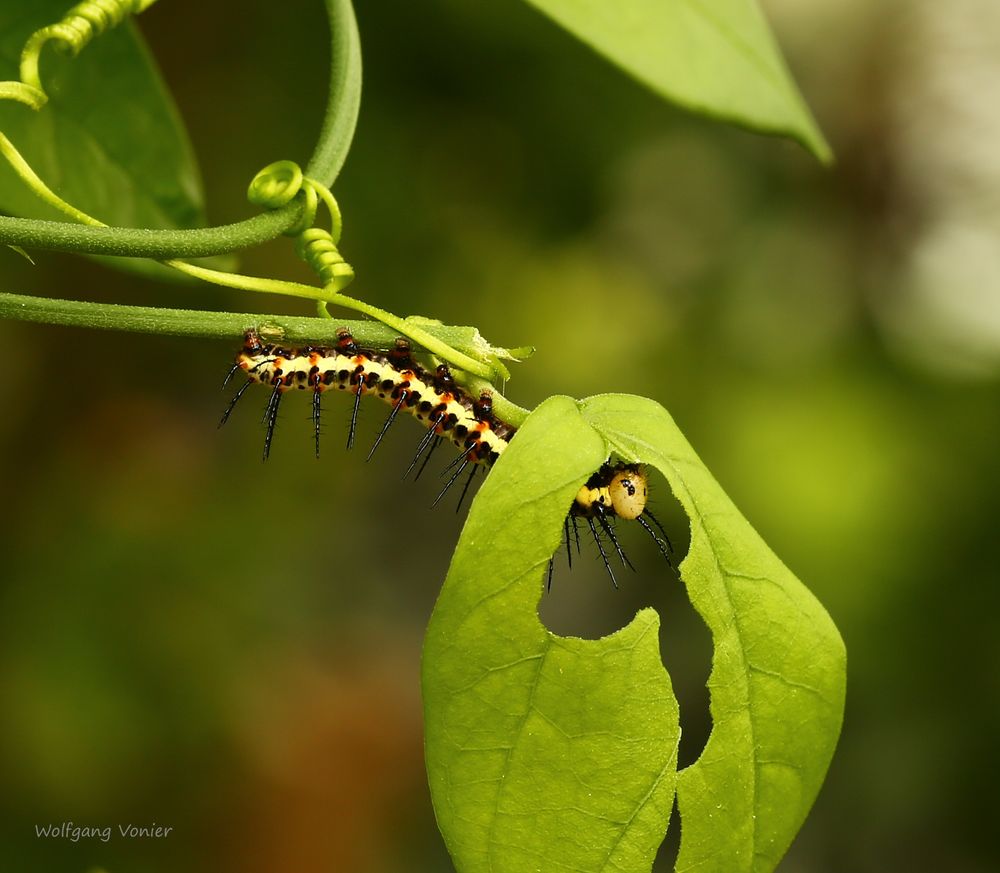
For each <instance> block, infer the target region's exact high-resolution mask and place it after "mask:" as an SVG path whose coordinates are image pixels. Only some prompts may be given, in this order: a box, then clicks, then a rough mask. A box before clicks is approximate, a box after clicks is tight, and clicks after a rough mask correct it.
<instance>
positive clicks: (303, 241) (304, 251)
mask: <svg viewBox="0 0 1000 873" xmlns="http://www.w3.org/2000/svg"><path fill="white" fill-rule="evenodd" d="M295 250H296V251H297V252H298V254H299V257H300V258H302V260H304V261H305V262H306V263H307V264H308V265H309V266H310V267H312V268H313V269H314V270H315V271H316V275H318V276H319V277H320V279H322V280H323V286H324V287H325V288H332V289H333V290H334V291H342V290H343V289H344V288H346V287H347V286H348V285H349V284H350V283H351V280H352V279H353V278H354V268H353V267H352V266H351V265H350V264H349V263H347V261H345V260H344V256H343V255H342V254H341V253H340V252H339V251H338V250H337V244H336V243H335V242H334V241H333V237H332V236H331V235H330V233H329V231H326V230H323V228H321V227H310V228H308V229H307V230H304V231H302V233H300V234H299V236H298V238H297V239H296V240H295Z"/></svg>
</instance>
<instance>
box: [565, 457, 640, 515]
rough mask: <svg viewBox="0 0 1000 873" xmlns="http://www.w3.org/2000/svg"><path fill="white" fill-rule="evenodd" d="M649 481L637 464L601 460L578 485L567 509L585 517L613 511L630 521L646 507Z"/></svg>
mask: <svg viewBox="0 0 1000 873" xmlns="http://www.w3.org/2000/svg"><path fill="white" fill-rule="evenodd" d="M648 482H649V480H648V478H647V477H646V471H645V470H643V468H642V467H640V466H639V465H638V464H622V463H619V464H614V465H612V464H604V465H603V466H602V467H601V469H600V470H598V471H597V472H596V473H594V475H593V476H591V477H590V478H589V479H588V480H587V482H586V484H585V485H583V486H582V487H581V488H580V491H579V492H578V493H577V495H576V501H575V503H574V504H573V507H572V508H571V510H570V511H571V512H572V513H573V514H574V515H582V516H585V517H590V516H594V515H600V514H603V513H607V512H613V513H614V514H615V515H617V516H618V517H619V518H624V519H626V520H627V521H631V520H632V519H634V518H638V517H639V516H640V515H642V513H643V510H645V508H646V499H647V497H648V492H649V488H648Z"/></svg>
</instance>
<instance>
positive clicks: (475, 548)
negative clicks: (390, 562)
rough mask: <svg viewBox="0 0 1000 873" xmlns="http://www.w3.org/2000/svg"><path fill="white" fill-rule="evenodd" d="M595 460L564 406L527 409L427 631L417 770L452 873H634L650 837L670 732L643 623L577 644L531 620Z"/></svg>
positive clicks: (647, 862)
mask: <svg viewBox="0 0 1000 873" xmlns="http://www.w3.org/2000/svg"><path fill="white" fill-rule="evenodd" d="M605 457H606V449H605V444H604V440H603V439H601V437H600V436H599V435H598V434H597V433H596V432H595V431H594V430H593V429H592V428H591V427H589V426H588V425H587V424H586V423H585V422H584V421H583V419H582V418H581V417H580V413H579V410H578V407H577V404H576V403H575V402H574V401H573V400H571V399H570V398H568V397H554V398H551V399H550V400H548V401H546V402H545V403H543V404H542V405H541V406H540V407H539V408H538V409H537V410H535V412H533V413H532V415H531V416H529V418H528V419H527V421H526V422H525V424H524V426H523V427H522V428H521V430H520V431H519V433H518V436H517V439H516V440H514V442H513V443H511V445H510V448H509V449H508V450H507V451H506V452H505V453H504V455H503V457H502V458H501V460H500V461H499V462H498V464H497V465H496V467H495V468H494V470H493V471H492V472H491V474H490V477H489V478H488V479H487V481H486V483H485V484H484V485H483V487H482V489H481V491H480V493H479V494H478V495H477V496H476V500H475V501H474V505H473V508H472V510H471V512H470V514H469V519H468V521H467V522H466V525H465V529H464V530H463V532H462V538H461V542H460V544H459V547H458V551H457V552H456V554H455V557H454V560H453V561H452V565H451V569H450V571H449V573H448V578H447V580H446V581H445V584H444V588H443V590H442V592H441V597H440V599H439V600H438V603H437V606H436V608H435V610H434V615H433V617H432V618H431V622H430V626H429V627H428V629H427V637H426V641H425V644H424V658H423V691H424V710H425V719H426V754H427V771H428V776H429V781H430V786H431V795H432V798H433V801H434V807H435V810H436V813H437V818H438V824H439V825H440V827H441V832H442V834H443V835H444V838H445V841H446V843H447V844H448V848H449V850H450V851H451V854H452V858H453V859H454V861H455V866H456V868H457V869H458V870H459V871H460V873H477V871H492V873H524V871H526V870H545V871H561V870H577V871H589V870H595V871H596V870H623V871H633V870H642V869H647V870H648V869H649V867H650V866H651V864H652V861H653V857H654V856H655V853H656V849H657V846H658V845H659V844H660V842H661V841H662V839H663V834H664V832H665V830H666V823H667V820H668V817H669V815H670V809H671V805H672V803H673V796H674V782H675V777H676V766H677V757H676V756H677V740H678V737H679V727H678V721H677V719H678V714H677V702H676V700H675V698H674V696H673V691H672V690H671V686H670V680H669V678H668V677H667V674H666V671H665V670H664V668H663V664H662V663H661V661H660V655H659V645H658V641H657V631H658V627H659V620H658V617H657V615H656V613H655V612H653V611H652V610H649V609H646V610H643V611H642V612H640V613H639V614H638V615H637V616H636V617H635V619H634V620H633V621H632V622H631V623H630V624H629V625H628V626H627V627H625V628H623V629H622V630H620V631H618V632H617V633H615V634H613V635H612V636H609V637H606V638H605V639H603V640H600V641H590V640H579V639H571V638H565V637H559V636H556V635H555V634H552V633H549V632H548V631H547V630H546V629H545V627H544V626H543V625H542V624H541V622H540V621H539V618H538V614H537V609H536V607H537V604H538V598H539V596H540V594H541V590H542V582H543V577H544V576H545V571H546V567H547V566H548V561H549V556H550V555H551V554H552V552H553V551H554V549H555V548H556V545H557V544H558V542H559V537H560V534H561V531H562V524H563V519H564V517H565V514H566V508H567V507H568V506H569V504H570V502H571V501H572V499H573V496H574V495H575V494H576V491H577V489H578V488H579V486H580V484H581V482H582V481H583V480H584V479H586V478H587V476H588V475H589V474H590V473H591V472H593V470H595V469H596V468H597V467H599V466H600V464H601V462H602V461H603V460H604V459H605Z"/></svg>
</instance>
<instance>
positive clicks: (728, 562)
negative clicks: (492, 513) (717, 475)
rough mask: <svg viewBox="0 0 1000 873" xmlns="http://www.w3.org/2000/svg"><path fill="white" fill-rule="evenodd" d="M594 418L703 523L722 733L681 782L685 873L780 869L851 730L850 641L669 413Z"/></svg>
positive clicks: (590, 416)
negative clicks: (845, 731)
mask: <svg viewBox="0 0 1000 873" xmlns="http://www.w3.org/2000/svg"><path fill="white" fill-rule="evenodd" d="M582 411H583V416H584V418H586V419H587V421H588V422H590V423H591V424H592V425H593V426H594V427H595V428H596V429H597V430H598V431H599V432H600V433H602V434H603V435H604V437H605V438H606V439H607V441H608V447H609V449H610V450H611V451H612V452H614V453H615V454H618V455H620V456H621V457H623V458H625V459H626V460H635V461H641V462H643V463H645V464H648V465H650V466H653V467H655V468H656V469H658V470H659V471H660V472H661V473H662V474H663V475H664V476H665V477H666V478H667V481H668V482H669V483H670V486H671V488H672V489H673V492H674V494H675V495H676V497H677V498H678V499H679V500H680V502H681V505H682V506H683V507H684V511H685V512H686V513H687V514H688V516H689V518H690V520H691V548H690V551H689V552H688V556H687V558H686V559H685V560H684V562H683V564H682V565H681V576H682V579H683V580H684V583H685V585H686V586H687V591H688V596H689V597H690V599H691V602H692V604H694V607H695V609H697V610H698V612H699V613H700V614H701V616H702V618H704V620H705V622H706V624H707V625H708V626H709V629H710V630H711V632H712V638H713V642H714V648H715V655H714V658H713V661H712V673H711V676H710V677H709V681H708V685H709V690H710V692H711V709H712V724H713V727H712V733H711V736H710V737H709V740H708V743H707V744H706V746H705V749H704V751H703V753H702V754H701V756H700V757H699V758H698V760H697V761H696V762H695V763H694V764H692V765H691V766H690V767H687V768H686V769H685V770H683V771H682V772H681V774H680V777H679V780H678V785H677V803H678V807H679V808H680V812H681V820H682V825H683V826H682V829H681V849H680V855H679V857H678V860H677V868H676V869H677V870H678V871H685V870H689V869H697V870H699V871H703V873H707V871H715V870H718V871H720V873H722V871H725V873H740V871H754V873H764V871H769V870H773V869H774V868H775V866H777V864H778V861H780V860H781V857H782V856H783V855H784V853H785V851H786V850H787V849H788V846H789V845H790V844H791V842H792V839H793V837H794V836H795V834H796V833H797V832H798V830H799V828H800V827H801V825H802V822H803V821H804V820H805V817H806V814H807V813H808V812H809V809H810V807H811V806H812V803H813V800H815V798H816V794H817V793H818V791H819V788H820V785H821V784H822V782H823V778H824V776H825V775H826V770H827V767H828V766H829V763H830V759H831V757H832V756H833V750H834V748H835V746H836V743H837V737H838V736H839V734H840V724H841V720H842V718H843V712H844V689H845V675H846V656H845V652H844V644H843V641H842V640H841V638H840V635H839V634H838V632H837V629H836V627H835V626H834V624H833V622H832V621H831V619H830V616H829V615H827V613H826V611H825V610H824V609H823V607H822V606H821V605H820V603H819V601H817V600H816V598H815V597H813V595H812V594H811V593H810V592H809V590H808V589H806V588H805V586H803V585H802V583H801V582H799V580H798V579H796V578H795V576H793V575H792V573H791V572H790V571H789V570H788V568H787V567H785V565H784V564H782V563H781V561H780V560H778V558H777V557H776V556H775V554H774V553H773V552H772V551H771V550H770V549H769V548H768V547H767V545H766V544H765V543H764V541H763V540H762V539H761V538H760V535H759V534H758V533H757V532H756V531H755V530H754V529H753V528H752V527H751V526H750V524H749V523H748V522H747V520H746V519H745V518H743V516H742V515H740V513H739V511H738V510H737V509H736V507H735V506H734V505H733V503H732V501H731V500H730V499H729V498H728V497H727V496H726V494H725V492H724V491H723V490H722V488H721V487H720V486H719V484H718V482H716V481H715V479H713V478H712V475H711V473H709V472H708V470H707V469H706V468H705V466H704V464H702V462H701V460H700V459H699V458H698V456H697V455H696V454H695V453H694V450H693V449H692V448H691V446H690V444H689V443H688V442H687V440H686V439H684V436H683V435H682V434H681V432H680V431H679V430H678V429H677V425H675V424H674V421H673V419H672V418H671V417H670V416H669V415H668V414H667V411H666V410H665V409H663V407H662V406H660V405H658V404H656V403H654V402H653V401H651V400H646V399H644V398H640V397H629V396H625V395H615V394H610V395H604V396H601V397H593V398H590V399H589V400H585V401H584V402H583V403H582ZM790 511H794V510H790Z"/></svg>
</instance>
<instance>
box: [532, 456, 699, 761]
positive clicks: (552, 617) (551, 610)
mask: <svg viewBox="0 0 1000 873" xmlns="http://www.w3.org/2000/svg"><path fill="white" fill-rule="evenodd" d="M648 472H649V476H650V479H651V485H650V503H649V506H650V508H651V509H652V511H653V513H654V514H655V516H656V518H657V520H659V521H660V522H661V523H662V524H663V526H664V528H665V529H666V531H667V534H668V535H669V537H670V542H671V545H672V546H673V549H674V551H673V552H672V553H671V562H672V565H673V566H669V565H668V564H667V563H666V561H665V560H664V559H663V556H662V555H661V554H660V552H659V550H658V549H657V547H656V545H655V543H654V542H653V540H652V539H651V538H650V537H649V536H648V534H647V533H646V532H645V531H644V530H643V529H642V528H641V527H640V526H639V524H638V523H637V522H635V521H626V520H622V519H619V520H618V522H617V524H616V526H615V536H616V537H617V538H618V541H619V543H620V545H621V547H622V550H623V551H624V552H625V554H626V556H627V557H628V559H629V560H630V561H631V562H632V564H633V565H634V566H635V571H634V572H633V571H632V570H631V569H629V568H627V567H623V566H622V563H621V560H620V559H619V558H618V556H617V555H616V554H615V553H614V550H613V547H612V545H611V543H609V542H608V541H607V538H606V537H604V538H603V542H604V548H605V552H606V553H607V554H608V557H609V560H612V561H613V563H612V567H613V568H614V570H615V577H616V579H617V580H618V586H619V587H618V588H617V589H615V588H613V587H612V585H611V582H610V579H609V577H608V572H607V570H606V569H605V567H604V563H603V562H602V560H601V556H600V553H599V552H598V550H597V546H596V545H595V543H594V540H593V536H592V535H591V533H590V530H589V529H588V528H587V526H586V524H585V523H581V524H579V528H580V551H579V552H577V546H576V541H575V538H574V537H573V533H572V528H570V537H571V542H570V546H571V551H572V559H573V566H572V568H570V567H569V566H568V560H567V555H566V546H565V543H563V544H562V545H561V546H560V548H559V549H557V550H556V552H555V554H554V555H553V558H554V562H555V564H554V569H553V574H552V588H551V590H549V591H547V592H545V593H544V594H543V596H542V598H541V600H540V602H539V606H538V614H539V618H541V620H542V623H543V624H544V625H545V626H546V627H547V628H548V629H549V630H550V631H552V633H554V634H558V635H559V636H563V637H581V638H583V639H590V640H597V639H601V638H602V637H606V636H608V635H610V634H613V633H614V632H615V631H617V630H619V629H621V628H623V627H624V626H625V625H627V624H628V623H629V622H630V621H632V619H633V618H634V617H635V614H636V613H637V612H638V611H639V610H640V609H643V608H644V607H652V608H653V609H655V610H656V611H657V613H659V615H660V622H661V624H660V639H659V643H660V657H661V659H662V661H663V663H664V666H665V667H666V668H667V672H668V673H669V674H670V677H671V680H672V682H673V690H674V694H675V695H676V697H677V700H678V703H679V704H680V714H681V715H680V718H681V740H680V749H679V752H678V767H679V768H683V767H685V766H687V765H688V764H691V763H693V762H694V761H695V760H696V759H697V758H698V755H700V754H701V750H702V749H703V748H704V746H705V742H706V741H707V739H708V735H709V732H710V731H711V727H712V722H711V717H710V715H709V694H708V687H707V684H706V683H707V681H708V675H709V673H710V671H711V666H712V636H711V634H710V632H709V630H708V628H707V627H706V625H705V622H704V621H703V620H702V619H701V617H700V616H699V615H698V614H697V613H696V612H695V610H694V609H693V608H692V606H691V603H690V602H689V601H688V599H687V593H686V592H685V589H684V584H683V583H682V582H681V580H680V576H679V570H678V568H679V566H680V564H681V562H682V561H683V560H684V557H685V556H686V555H687V551H688V547H689V544H690V524H689V521H688V518H687V516H686V515H685V514H684V510H683V509H682V508H681V506H680V503H679V502H678V501H677V500H676V499H675V498H674V496H673V494H672V493H671V491H670V486H669V485H668V483H667V482H666V480H665V479H664V478H663V477H662V476H661V475H660V474H659V473H658V472H657V471H655V470H652V469H650V470H649V471H648Z"/></svg>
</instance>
